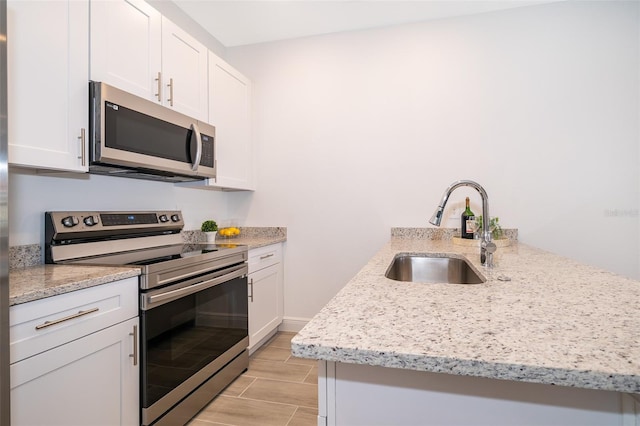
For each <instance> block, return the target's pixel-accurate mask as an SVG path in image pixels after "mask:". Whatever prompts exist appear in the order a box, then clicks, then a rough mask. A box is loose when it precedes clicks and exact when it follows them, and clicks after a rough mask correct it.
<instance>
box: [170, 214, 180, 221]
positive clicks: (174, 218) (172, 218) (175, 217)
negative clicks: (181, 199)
mask: <svg viewBox="0 0 640 426" xmlns="http://www.w3.org/2000/svg"><path fill="white" fill-rule="evenodd" d="M171 221H173V222H180V216H178V215H177V214H172V215H171Z"/></svg>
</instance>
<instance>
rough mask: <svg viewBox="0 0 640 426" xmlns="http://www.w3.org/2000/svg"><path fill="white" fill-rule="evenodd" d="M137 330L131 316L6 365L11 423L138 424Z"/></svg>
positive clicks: (85, 425) (111, 425)
mask: <svg viewBox="0 0 640 426" xmlns="http://www.w3.org/2000/svg"><path fill="white" fill-rule="evenodd" d="M137 326H138V318H133V319H130V320H128V321H125V322H122V323H119V324H116V325H114V326H111V327H109V328H106V329H104V330H102V331H99V332H97V333H93V334H90V335H89V336H86V337H83V338H81V339H78V340H74V341H72V342H70V343H67V344H64V345H62V346H58V347H57V348H54V349H51V350H49V351H47V352H43V353H41V354H39V355H36V356H34V357H31V358H27V359H25V360H23V361H19V362H17V363H15V364H11V366H10V376H11V424H12V425H14V426H20V425H61V426H62V425H65V426H66V425H84V426H89V425H109V426H113V425H137V424H140V421H139V414H138V413H139V406H138V401H139V396H138V390H139V376H138V374H139V367H138V365H137V360H135V359H134V358H133V355H137V352H136V351H135V346H136V345H137V344H138V341H137V340H138V336H137ZM134 360H135V361H136V363H134Z"/></svg>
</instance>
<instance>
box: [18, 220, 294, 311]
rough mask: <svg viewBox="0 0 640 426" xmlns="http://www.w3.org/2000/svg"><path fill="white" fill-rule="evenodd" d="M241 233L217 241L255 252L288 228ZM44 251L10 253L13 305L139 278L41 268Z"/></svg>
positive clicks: (94, 269) (109, 271)
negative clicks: (243, 246)
mask: <svg viewBox="0 0 640 426" xmlns="http://www.w3.org/2000/svg"><path fill="white" fill-rule="evenodd" d="M240 231H241V233H240V236H238V237H236V238H221V237H218V239H217V240H216V243H217V244H240V245H246V246H248V248H249V249H253V248H258V247H263V246H267V245H270V244H275V243H281V242H284V241H286V240H287V228H282V227H259V228H252V227H245V228H240ZM182 237H183V240H184V241H185V243H198V242H202V241H204V239H205V238H204V235H203V233H202V232H201V231H199V230H197V231H183V232H182ZM41 251H42V250H41V246H40V245H39V244H31V245H24V246H15V247H11V248H10V249H9V269H10V273H9V292H10V296H9V298H10V300H9V303H10V304H11V305H16V304H19V303H25V302H30V301H33V300H38V299H42V298H45V297H49V296H54V295H56V294H61V293H67V292H70V291H74V290H80V289H83V288H87V287H92V286H94V285H100V284H105V283H108V282H112V281H116V280H120V279H123V278H128V277H133V276H137V275H139V269H138V268H135V267H100V266H79V265H42V261H43V260H42V255H41Z"/></svg>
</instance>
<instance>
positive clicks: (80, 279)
mask: <svg viewBox="0 0 640 426" xmlns="http://www.w3.org/2000/svg"><path fill="white" fill-rule="evenodd" d="M54 275H63V277H53V276H54ZM139 275H140V268H135V267H104V266H79V265H40V266H32V267H28V268H24V269H17V270H12V271H10V274H9V288H10V294H9V305H10V306H14V305H19V304H22V303H27V302H33V301H36V300H40V299H45V298H47V297H51V296H56V295H59V294H64V293H70V292H73V291H77V290H82V289H85V288H89V287H95V286H98V285H102V284H108V283H111V282H114V281H119V280H124V279H126V278H131V277H137V276H139Z"/></svg>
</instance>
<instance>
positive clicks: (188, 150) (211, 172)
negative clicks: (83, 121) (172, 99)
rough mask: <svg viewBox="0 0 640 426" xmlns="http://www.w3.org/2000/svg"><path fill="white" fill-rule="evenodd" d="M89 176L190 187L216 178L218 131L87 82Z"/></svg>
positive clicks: (128, 95) (118, 90) (155, 104)
mask: <svg viewBox="0 0 640 426" xmlns="http://www.w3.org/2000/svg"><path fill="white" fill-rule="evenodd" d="M89 98H90V99H89V110H90V116H89V117H90V122H89V158H90V162H89V172H90V173H95V174H102V175H109V176H122V177H131V178H138V179H150V180H161V181H169V182H186V181H192V180H202V179H206V178H215V177H216V156H215V128H214V127H213V126H211V125H209V124H207V123H203V122H201V121H198V120H195V119H193V118H190V117H188V116H186V115H183V114H180V113H178V112H176V111H173V110H171V109H169V108H167V107H164V106H162V105H159V104H157V103H154V102H152V101H149V100H146V99H143V98H140V97H138V96H134V95H132V94H130V93H127V92H124V91H122V90H120V89H117V88H115V87H112V86H109V85H107V84H105V83H100V82H96V81H90V82H89Z"/></svg>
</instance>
